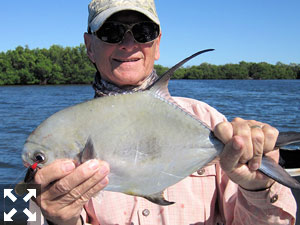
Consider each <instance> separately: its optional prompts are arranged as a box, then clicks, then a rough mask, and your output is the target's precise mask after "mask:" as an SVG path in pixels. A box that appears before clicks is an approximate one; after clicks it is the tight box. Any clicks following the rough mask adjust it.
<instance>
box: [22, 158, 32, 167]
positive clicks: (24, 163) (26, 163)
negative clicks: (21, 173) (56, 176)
mask: <svg viewBox="0 0 300 225" xmlns="http://www.w3.org/2000/svg"><path fill="white" fill-rule="evenodd" d="M23 165H24V166H25V167H26V168H28V167H30V166H31V165H30V163H29V162H27V161H25V160H23Z"/></svg>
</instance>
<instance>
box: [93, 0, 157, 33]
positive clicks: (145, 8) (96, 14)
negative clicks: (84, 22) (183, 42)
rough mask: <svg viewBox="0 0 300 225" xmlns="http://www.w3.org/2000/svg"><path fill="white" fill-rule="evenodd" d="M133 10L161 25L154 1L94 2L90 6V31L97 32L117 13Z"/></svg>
mask: <svg viewBox="0 0 300 225" xmlns="http://www.w3.org/2000/svg"><path fill="white" fill-rule="evenodd" d="M123 10H133V11H137V12H140V13H142V14H144V15H146V16H147V17H148V18H149V19H151V20H152V21H153V22H155V23H156V24H158V25H159V24H160V22H159V19H158V16H157V13H156V9H155V3H154V0H92V1H91V2H90V4H89V18H88V30H90V31H91V32H95V31H97V30H98V29H99V28H100V27H101V26H102V24H103V23H104V22H105V20H106V19H107V18H108V17H110V16H111V15H113V14H114V13H116V12H120V11H123Z"/></svg>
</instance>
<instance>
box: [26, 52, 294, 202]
mask: <svg viewBox="0 0 300 225" xmlns="http://www.w3.org/2000/svg"><path fill="white" fill-rule="evenodd" d="M212 50H213V49H207V50H203V51H200V52H197V53H195V54H194V55H192V56H190V57H188V58H186V59H185V60H183V61H181V62H179V63H178V64H176V65H175V66H174V67H172V68H171V69H170V70H169V71H168V72H166V73H165V74H164V75H163V76H161V77H160V78H159V79H158V80H157V81H156V82H155V83H154V84H153V85H151V86H150V87H149V88H148V89H147V90H145V91H139V92H135V93H126V94H120V95H115V96H108V97H102V98H97V99H93V100H90V101H87V102H84V103H81V104H78V105H75V106H72V107H69V108H66V109H64V110H62V111H59V112H57V113H55V114H54V115H52V116H51V117H49V118H48V119H46V120H45V121H44V122H43V123H41V124H40V125H39V126H38V127H37V128H36V129H35V130H34V131H33V132H32V134H30V136H29V137H28V139H27V141H26V143H25V145H24V149H23V154H22V158H23V161H24V162H25V164H26V165H27V166H28V165H32V164H33V163H34V162H35V161H37V159H38V160H39V162H40V164H39V167H43V166H45V165H47V164H49V163H51V162H52V161H54V160H55V159H58V158H70V159H75V160H77V161H78V162H81V163H82V162H85V161H87V160H89V159H92V158H98V159H101V160H105V161H107V162H108V163H109V165H110V174H109V184H108V186H107V187H106V188H105V190H107V191H115V192H122V193H126V194H130V195H135V196H141V197H144V198H146V199H148V200H150V201H152V202H154V203H157V204H160V205H169V204H172V203H173V202H169V201H167V200H165V199H164V197H163V191H164V190H165V189H166V188H167V187H169V186H171V185H174V184H176V183H177V182H179V181H180V180H182V179H184V178H185V177H187V176H189V175H190V174H192V173H193V172H195V171H196V170H198V169H199V168H202V167H205V166H206V165H208V164H209V163H212V162H213V160H214V159H215V158H216V157H217V156H218V155H219V154H220V153H221V152H222V150H223V147H224V145H223V144H222V143H221V142H220V141H219V140H218V139H217V138H215V136H214V135H213V132H212V131H211V130H210V129H209V128H208V127H207V126H206V125H205V124H204V123H203V122H202V121H200V120H199V119H197V118H196V117H195V116H193V115H192V114H190V113H189V112H187V111H186V110H185V109H183V108H181V107H180V106H179V105H177V104H176V102H175V101H174V100H173V99H172V97H171V96H170V94H169V91H168V87H167V86H168V81H169V79H170V76H171V75H172V74H173V73H174V71H175V70H176V69H178V68H179V67H180V66H181V65H183V64H184V63H185V62H187V61H188V60H190V59H191V58H193V57H195V56H197V55H199V54H201V53H204V52H207V51H212ZM41 158H42V160H41ZM270 167H272V171H271V172H270V169H269V168H270ZM260 170H261V171H263V172H264V173H266V174H267V175H268V176H271V177H272V178H275V179H276V180H279V181H280V182H281V183H283V184H285V185H287V186H290V187H295V188H299V187H300V185H299V183H298V182H297V181H295V180H287V178H290V176H288V174H286V173H284V172H285V171H284V170H283V169H282V168H281V167H279V166H278V165H277V164H275V163H273V162H272V161H270V160H267V158H266V157H264V160H263V163H262V168H261V169H260ZM273 171H276V173H273ZM278 171H280V172H281V174H279V175H278V174H277V172H278ZM282 173H283V174H282ZM273 174H275V175H273ZM278 176H279V178H278Z"/></svg>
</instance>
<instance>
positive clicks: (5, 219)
mask: <svg viewBox="0 0 300 225" xmlns="http://www.w3.org/2000/svg"><path fill="white" fill-rule="evenodd" d="M16 212H17V210H16V209H15V208H13V209H12V210H10V212H9V213H7V214H6V213H5V212H4V221H13V220H12V219H11V218H12V216H13V215H15V214H16Z"/></svg>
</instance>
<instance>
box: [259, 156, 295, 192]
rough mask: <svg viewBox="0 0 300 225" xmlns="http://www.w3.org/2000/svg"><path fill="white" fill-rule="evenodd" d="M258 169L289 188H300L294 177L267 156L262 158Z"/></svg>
mask: <svg viewBox="0 0 300 225" xmlns="http://www.w3.org/2000/svg"><path fill="white" fill-rule="evenodd" d="M258 170H259V171H261V172H262V173H263V174H265V175H267V176H268V177H270V178H272V179H273V180H275V181H277V182H278V183H280V184H283V185H285V186H287V187H289V188H295V189H300V183H299V182H298V181H297V180H296V179H295V178H293V177H291V176H290V174H289V173H288V172H287V171H285V169H284V168H282V167H281V166H280V165H279V164H278V163H276V162H274V161H273V160H272V159H270V158H268V157H263V158H262V161H261V166H260V168H259V169H258Z"/></svg>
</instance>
